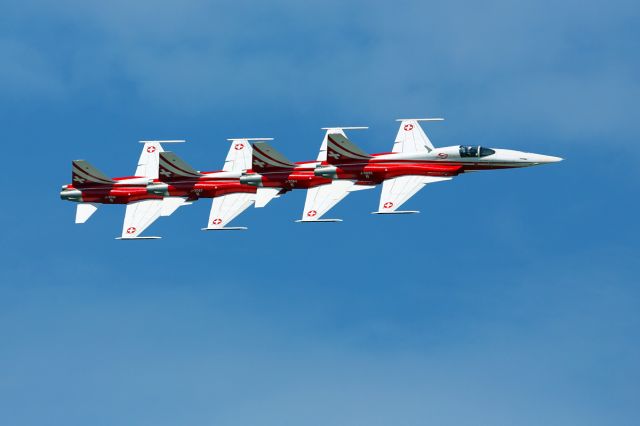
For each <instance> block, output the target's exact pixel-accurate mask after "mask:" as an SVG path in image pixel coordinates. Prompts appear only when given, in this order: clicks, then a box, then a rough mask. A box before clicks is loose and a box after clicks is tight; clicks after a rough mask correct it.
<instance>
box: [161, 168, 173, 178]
mask: <svg viewBox="0 0 640 426" xmlns="http://www.w3.org/2000/svg"><path fill="white" fill-rule="evenodd" d="M160 174H161V175H162V176H165V177H171V175H172V174H173V173H171V172H170V171H169V170H167V169H162V170H160Z"/></svg>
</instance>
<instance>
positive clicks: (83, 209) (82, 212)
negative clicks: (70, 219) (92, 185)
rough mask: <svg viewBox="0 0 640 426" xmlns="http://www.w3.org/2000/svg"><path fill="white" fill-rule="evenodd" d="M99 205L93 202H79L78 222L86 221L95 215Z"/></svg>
mask: <svg viewBox="0 0 640 426" xmlns="http://www.w3.org/2000/svg"><path fill="white" fill-rule="evenodd" d="M96 210H98V206H97V205H96V204H92V203H78V205H77V207H76V223H85V222H86V221H87V220H89V218H90V217H91V215H93V214H94V213H95V212H96Z"/></svg>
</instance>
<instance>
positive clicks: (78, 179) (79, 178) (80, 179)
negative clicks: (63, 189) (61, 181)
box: [73, 176, 85, 183]
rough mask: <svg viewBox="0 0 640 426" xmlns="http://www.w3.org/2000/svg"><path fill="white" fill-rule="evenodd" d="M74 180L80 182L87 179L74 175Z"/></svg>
mask: <svg viewBox="0 0 640 426" xmlns="http://www.w3.org/2000/svg"><path fill="white" fill-rule="evenodd" d="M73 181H74V182H78V183H84V181H85V179H82V178H81V177H80V176H74V177H73Z"/></svg>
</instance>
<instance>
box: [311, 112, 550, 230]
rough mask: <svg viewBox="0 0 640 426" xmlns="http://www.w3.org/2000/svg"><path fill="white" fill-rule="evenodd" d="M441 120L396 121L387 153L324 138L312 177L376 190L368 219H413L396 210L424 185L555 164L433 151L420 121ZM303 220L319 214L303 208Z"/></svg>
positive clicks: (492, 151) (466, 149)
mask: <svg viewBox="0 0 640 426" xmlns="http://www.w3.org/2000/svg"><path fill="white" fill-rule="evenodd" d="M442 120H443V119H441V118H425V119H400V120H397V121H400V128H399V130H398V134H397V137H396V140H395V143H394V145H393V150H392V152H390V153H380V154H372V155H370V154H367V153H366V152H364V151H363V150H362V149H360V148H359V147H358V146H356V145H355V144H354V143H353V142H352V141H351V140H349V139H348V138H347V137H346V136H345V134H344V132H340V131H338V132H330V133H329V134H328V135H327V136H326V139H327V148H326V150H327V153H326V161H323V162H322V164H320V165H319V166H318V167H317V168H316V169H315V171H314V173H315V175H316V176H320V177H323V178H328V179H333V180H334V182H341V181H346V182H349V184H351V183H353V184H355V185H378V184H382V193H381V196H380V202H379V206H378V210H377V211H375V212H373V213H374V214H401V213H418V212H417V211H413V210H409V211H400V210H398V208H399V207H401V206H402V205H403V204H404V203H405V202H406V201H407V200H408V199H409V198H411V197H412V196H413V195H415V194H416V193H417V192H418V191H419V190H420V189H422V188H423V187H424V186H426V185H430V184H432V183H436V182H445V181H448V180H451V179H452V178H453V177H455V176H458V175H459V174H462V173H468V172H475V171H479V170H493V169H508V168H516V167H529V166H536V165H540V164H548V163H556V162H559V161H562V158H559V157H553V156H549V155H541V154H533V153H529V152H521V151H513V150H508V149H498V148H485V147H482V146H476V145H456V146H448V147H443V148H436V147H434V146H433V144H432V143H431V141H430V140H429V138H428V137H427V135H426V134H425V132H424V131H423V130H422V127H421V126H420V123H419V122H420V121H442ZM303 215H306V216H308V217H313V218H317V217H320V216H321V214H320V212H319V211H316V210H315V209H313V208H307V206H305V213H304V214H303Z"/></svg>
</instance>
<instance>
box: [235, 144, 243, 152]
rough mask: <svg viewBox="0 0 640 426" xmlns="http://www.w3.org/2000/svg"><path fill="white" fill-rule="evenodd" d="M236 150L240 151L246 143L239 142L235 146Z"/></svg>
mask: <svg viewBox="0 0 640 426" xmlns="http://www.w3.org/2000/svg"><path fill="white" fill-rule="evenodd" d="M233 147H234V148H235V149H236V151H240V150H241V149H242V148H244V144H243V143H237V144H235V145H234V146H233Z"/></svg>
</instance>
